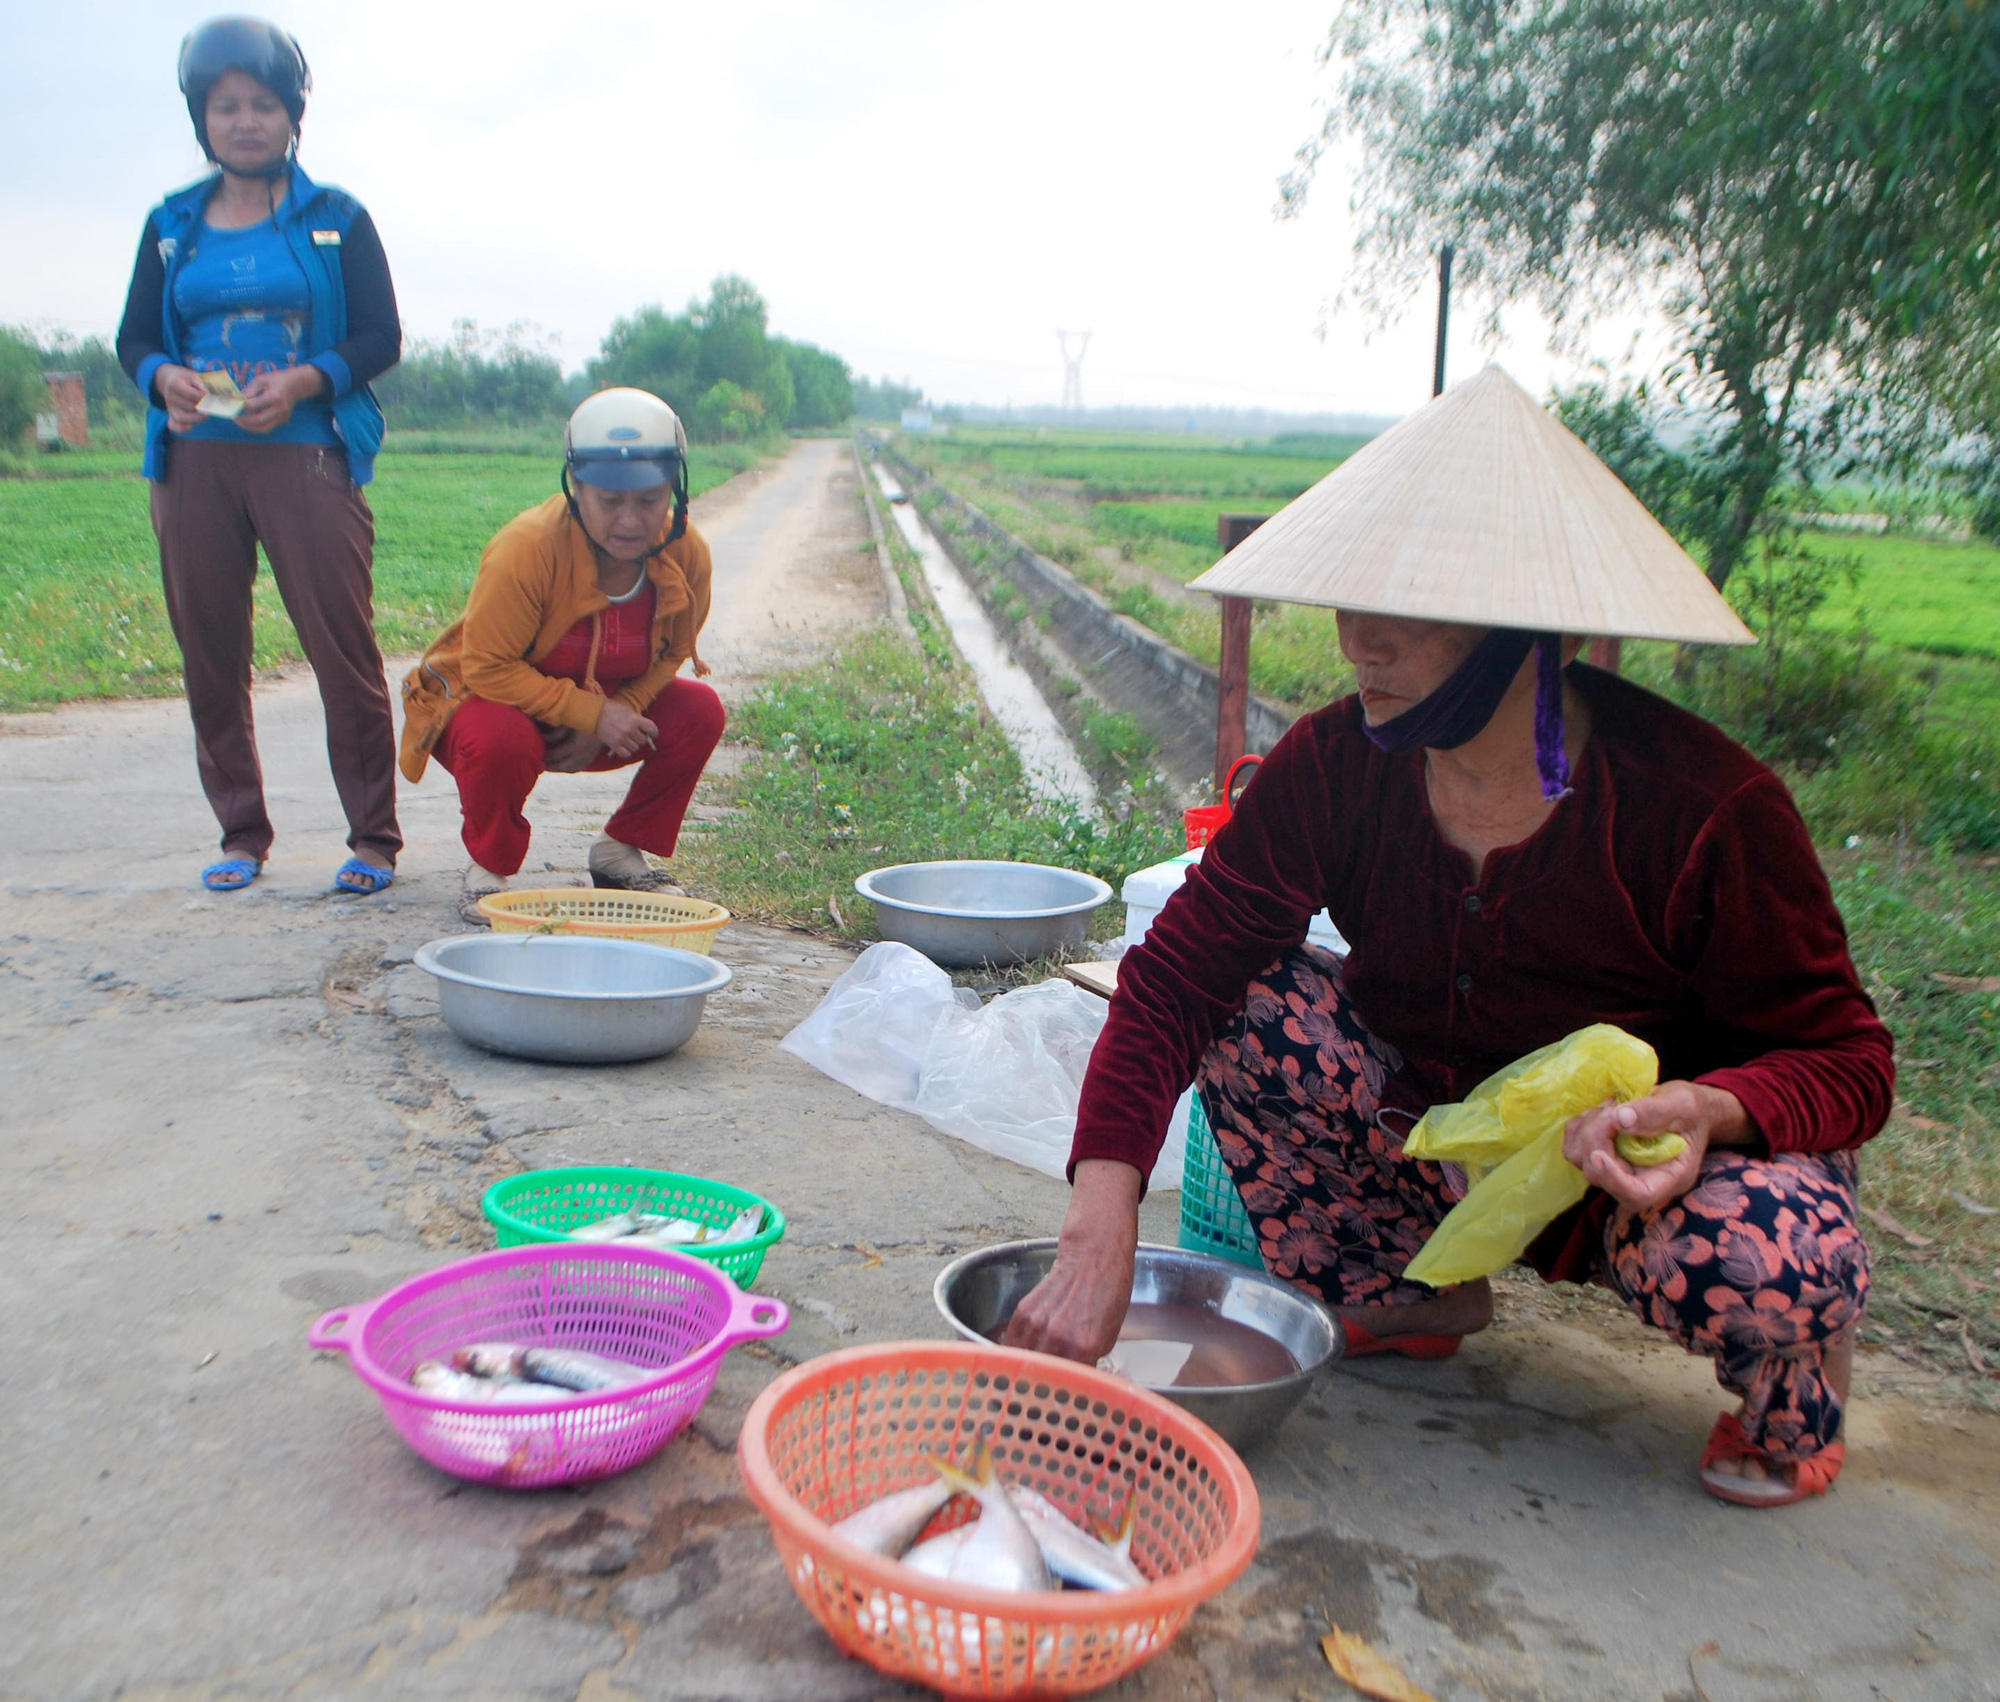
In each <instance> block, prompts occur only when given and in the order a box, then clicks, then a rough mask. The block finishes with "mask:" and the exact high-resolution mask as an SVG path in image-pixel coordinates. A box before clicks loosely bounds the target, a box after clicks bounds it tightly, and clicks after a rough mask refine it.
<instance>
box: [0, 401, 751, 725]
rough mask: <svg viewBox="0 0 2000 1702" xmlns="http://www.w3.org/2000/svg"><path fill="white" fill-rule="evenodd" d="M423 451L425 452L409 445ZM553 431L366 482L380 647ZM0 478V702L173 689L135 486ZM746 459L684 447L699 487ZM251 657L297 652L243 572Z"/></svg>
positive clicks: (436, 622) (539, 458) (462, 585)
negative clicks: (531, 442) (524, 445)
mask: <svg viewBox="0 0 2000 1702" xmlns="http://www.w3.org/2000/svg"><path fill="white" fill-rule="evenodd" d="M425 451H429V452H425ZM558 454H559V451H558V450H557V448H556V446H555V444H554V442H553V441H552V442H551V443H550V445H549V446H548V448H546V449H538V450H537V451H536V452H534V453H520V452H513V453H494V452H490V451H487V450H483V449H481V450H475V451H474V452H471V453H453V452H450V451H449V449H448V447H446V448H445V449H444V451H443V452H440V448H439V446H438V445H437V444H436V443H435V441H434V440H433V441H428V442H426V443H424V444H422V445H421V446H412V449H411V450H410V451H409V452H404V453H398V444H397V439H396V438H395V437H394V436H392V437H391V438H390V441H389V447H388V449H387V450H385V452H384V453H383V456H382V459H381V460H380V461H379V462H378V463H377V464H376V478H375V482H374V483H373V484H371V485H370V486H369V487H368V501H369V505H370V506H371V507H372V508H373V509H374V510H375V630H376V632H377V634H378V635H379V636H380V638H381V641H382V647H383V649H384V650H387V651H390V652H397V651H402V652H408V651H413V650H421V649H422V648H423V647H424V646H425V645H427V644H429V643H430V641H431V640H432V639H433V638H435V637H436V636H437V634H438V632H439V630H440V629H441V628H442V627H444V626H445V625H446V624H447V623H448V622H449V621H450V620H452V619H453V618H454V617H455V616H456V615H457V614H458V612H459V610H460V609H461V608H462V607H463V605H464V602H465V594H466V591H467V590H468V589H469V588H470V586H471V584H472V576H473V573H474V571H475V570H476V569H477V568H478V566H479V554H480V551H481V550H482V549H483V548H484V547H485V545H486V541H487V539H489V538H490V537H492V535H493V534H494V533H495V532H496V531H498V530H499V529H500V527H501V526H503V525H504V524H505V523H506V522H507V521H509V520H511V519H512V518H513V517H514V516H515V515H516V514H519V513H520V512H521V511H522V510H523V509H524V508H528V507H531V506H532V505H533V504H535V503H537V502H540V501H541V500H542V499H543V498H545V497H548V496H552V495H553V494H554V493H555V491H556V488H557V484H556V478H557V472H558ZM82 459H83V458H82V457H68V458H65V463H66V464H64V465H62V466H61V468H60V470H61V472H62V473H63V474H64V476H62V477H55V478H31V479H4V480H0V710H17V709H28V708H33V707H35V706H37V705H41V704H49V703H61V702H66V701H68V700H70V699H74V698H82V697H155V696H167V695H171V694H173V693H175V692H178V691H179V690H180V683H181V681H180V652H179V650H178V649H177V648H176V646H175V644H174V639H173V634H172V632H171V631H170V630H169V629H168V626H167V614H166V607H165V605H164V603H163V602H162V600H161V595H160V581H159V557H158V554H157V551H156V548H155V545H154V541H153V530H152V524H151V521H150V520H149V518H148V512H147V488H146V482H145V480H143V479H142V478H140V477H139V475H138V473H137V472H136V471H135V470H134V468H133V459H134V458H133V457H130V456H127V457H124V458H123V460H122V465H115V466H106V465H103V464H101V463H100V464H97V465H91V466H88V467H79V466H78V465H77V463H78V462H81V461H82ZM756 459H757V456H756V453H755V452H754V451H752V450H749V449H746V448H743V447H741V446H737V445H729V446H725V447H721V448H717V449H713V450H705V451H698V452H697V453H696V455H695V458H694V478H693V488H694V490H695V493H696V494H697V495H699V494H700V493H701V492H702V491H705V490H709V489H712V488H713V487H714V486H716V485H719V484H721V483H722V482H723V481H724V480H725V479H728V478H730V477H733V476H734V475H735V474H736V473H737V472H739V471H741V470H742V469H743V468H744V467H746V466H748V465H751V464H752V463H754V461H755V460H756ZM253 630H254V633H255V641H256V661H257V665H258V666H259V667H271V666H275V665H276V664H278V663H280V662H285V661H290V660H293V659H295V658H296V657H297V656H298V655H299V644H298V637H297V634H296V633H294V632H293V630H292V624H291V621H290V620H289V619H288V618H287V617H286V615H285V611H284V607H283V605H282V604H281V603H280V602H279V600H278V596H277V588H276V586H275V585H274V584H273V583H272V581H271V579H270V576H269V574H268V573H260V574H259V576H258V580H257V592H256V616H255V623H254V628H253Z"/></svg>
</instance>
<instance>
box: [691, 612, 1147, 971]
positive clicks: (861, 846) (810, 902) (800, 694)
mask: <svg viewBox="0 0 2000 1702" xmlns="http://www.w3.org/2000/svg"><path fill="white" fill-rule="evenodd" d="M905 589H906V591H912V587H910V585H909V584H908V583H907V581H906V585H905ZM916 589H921V587H920V586H918V587H917V588H916ZM910 615H911V623H912V625H913V626H914V627H915V628H916V631H917V637H916V640H915V642H912V641H911V640H909V639H906V638H904V637H903V636H902V635H901V634H900V633H897V632H895V631H894V630H893V629H891V628H889V627H888V626H886V625H884V626H878V627H874V628H870V629H869V630H867V631H865V632H863V633H860V634H858V635H856V636H854V637H852V638H849V639H847V640H846V641H845V642H843V643H842V644H841V645H840V646H839V647H838V648H837V649H836V650H835V651H834V652H833V654H832V655H830V656H829V657H827V658H826V659H824V660H823V661H821V662H818V663H816V664H814V665H812V666H810V667H807V668H804V669H801V670H800V671H798V672H796V673H792V674H787V675H784V676H782V677H780V678H778V679H776V680H774V681H772V682H771V683H770V684H769V685H767V686H765V687H764V688H763V690H761V691H760V692H759V693H758V694H757V695H756V696H755V697H753V698H752V699H751V700H750V702H749V703H748V704H746V705H745V706H744V707H743V708H742V709H741V710H739V711H738V713H737V714H736V716H735V717H734V721H733V725H732V728H731V734H732V737H734V738H735V739H737V740H740V741H742V742H743V743H746V744H748V745H749V746H750V747H751V754H750V756H749V759H748V760H747V761H746V762H745V763H744V765H743V767H742V768H741V770H740V771H739V772H738V773H737V775H736V776H735V777H734V779H733V780H730V781H727V782H724V783H723V784H722V786H721V787H719V788H718V798H717V801H720V802H724V803H726V804H727V805H729V806H731V807H733V809H734V811H735V813H733V814H730V815H728V816H725V817H724V818H723V819H721V820H719V821H715V822H711V823H707V824H702V825H700V826H699V827H698V828H694V824H691V828H694V830H692V831H689V832H688V833H686V834H685V835H684V836H683V839H682V842H681V848H680V850H679V851H678V852H677V854H676V856H675V866H676V868H677V869H680V870H682V871H683V878H684V879H685V880H687V881H688V882H689V884H690V885H691V886H692V888H693V889H694V890H696V891H699V892H701V893H702V894H703V895H704V896H712V897H714V898H715V899H717V900H718V901H720V902H721V903H723V904H726V905H727V906H728V907H729V908H730V909H731V910H733V911H735V912H736V913H737V914H739V915H741V916H744V917H746V918H748V919H751V920H754V921H763V922H776V923H781V924H787V925H790V926H794V927H803V928H808V929H811V930H813V931H815V932H819V933H824V934H833V935H836V936H839V937H842V938H847V939H872V938H874V937H875V930H874V925H873V924H874V917H873V916H872V914H870V910H869V906H868V905H867V903H866V902H865V901H864V900H863V899H861V898H860V897H859V896H858V895H857V894H856V893H855V891H854V881H855V878H856V877H857V876H859V875H861V874H863V873H865V872H866V871H868V870H869V869H873V868H880V867H882V866H883V865H885V864H890V863H912V862H925V861H929V860H932V859H936V858H947V857H964V858H980V857H993V858H1004V859H1008V860H1011V861H1016V862H1031V863H1054V864H1058V865H1060V866H1062V867H1064V868H1071V869H1082V870H1085V871H1086V872H1088V873H1090V874H1094V875H1097V876H1099V877H1101V878H1102V879H1104V880H1107V881H1109V882H1111V883H1112V885H1113V886H1114V887H1115V886H1116V885H1117V884H1118V883H1119V882H1120V881H1121V880H1122V879H1123V877H1124V876H1125V875H1126V874H1128V873H1130V872H1131V871H1132V870H1133V869H1136V868H1142V867H1144V866H1145V865H1147V864H1149V863H1156V862H1159V861H1160V860H1161V859H1163V858H1165V857H1169V856H1171V855H1172V854H1173V852H1174V850H1175V849H1176V848H1177V847H1176V842H1175V839H1174V836H1173V834H1172V833H1171V831H1170V830H1169V829H1168V828H1167V827H1166V825H1165V824H1164V823H1163V822H1162V821H1161V820H1160V819H1159V818H1158V817H1157V816H1156V815H1154V814H1152V813H1151V812H1149V811H1145V810H1142V809H1130V810H1127V811H1126V812H1125V813H1124V814H1123V815H1122V816H1121V817H1093V816H1088V815H1085V814H1083V813H1081V812H1079V811H1077V810H1075V809H1073V808H1067V807H1063V806H1060V805H1055V804H1051V803H1048V802H1045V801H1043V800H1041V799H1039V798H1038V797H1036V796H1035V794H1034V793H1033V792H1031V791H1030V789H1029V787H1028V783H1027V777H1026V775H1025V773H1024V772H1023V770H1022V767H1021V762H1020V758H1019V757H1018V755H1016V753H1015V751H1014V748H1013V747H1012V746H1011V745H1010V744H1009V743H1008V742H1007V737H1006V735H1005V734H1004V733H1003V732H1002V731H1001V730H1000V728H999V726H998V724H997V723H996V722H995V721H994V720H993V718H992V716H991V715H990V714H989V713H988V711H987V710H986V708H985V706H984V705H983V704H982V703H981V702H980V700H979V695H978V691H977V689H976V687H975V686H974V683H973V680H972V676H971V673H970V671H969V670H968V669H967V668H966V667H965V665H964V664H963V663H962V662H960V661H959V660H958V658H957V656H956V654H955V653H954V652H953V651H952V650H951V649H950V644H949V640H948V639H946V638H945V637H944V635H943V631H942V628H941V626H940V625H939V624H938V623H937V620H936V617H935V615H934V614H933V613H932V611H931V610H930V609H929V607H928V605H927V604H924V603H920V602H919V600H918V598H917V596H916V595H915V594H914V591H912V595H911V609H910ZM1096 921H1097V926H1098V929H1099V931H1100V932H1104V933H1109V932H1115V931H1116V929H1117V927H1118V925H1119V912H1118V910H1117V907H1116V905H1107V906H1106V907H1105V908H1104V909H1103V910H1101V911H1099V912H1098V913H1097V918H1096Z"/></svg>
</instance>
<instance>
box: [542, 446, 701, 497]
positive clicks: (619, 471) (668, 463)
mask: <svg viewBox="0 0 2000 1702" xmlns="http://www.w3.org/2000/svg"><path fill="white" fill-rule="evenodd" d="M680 465H681V458H680V456H679V455H678V454H676V453H675V452H674V451H672V450H666V451H661V450H657V449H655V450H653V451H651V452H650V453H640V454H634V453H633V452H632V451H631V450H629V449H623V448H619V449H573V450H571V451H570V454H569V470H570V476H571V477H572V478H574V479H575V480H576V482H577V483H578V484H581V485H595V486H597V488H598V489H599V490H607V491H644V490H655V489H657V488H658V487H659V486H661V485H666V484H672V483H673V482H674V476H675V475H676V474H677V473H678V472H679V471H680Z"/></svg>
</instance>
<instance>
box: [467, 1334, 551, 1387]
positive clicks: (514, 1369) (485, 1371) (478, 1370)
mask: <svg viewBox="0 0 2000 1702" xmlns="http://www.w3.org/2000/svg"><path fill="white" fill-rule="evenodd" d="M527 1351H528V1350H527V1349H526V1348H524V1347H517V1346H515V1345H514V1343H512V1342H467V1343H466V1345H465V1346H464V1347H455V1348H453V1349H452V1350H451V1368H452V1369H453V1370H454V1371H463V1372H465V1373H466V1374H467V1375H468V1376H472V1377H498V1378H509V1377H511V1378H512V1379H513V1380H514V1381H515V1382H517V1383H526V1382H530V1381H532V1379H531V1378H530V1377H529V1376H528V1374H527V1372H525V1371H523V1370H522V1369H521V1356H522V1355H523V1354H524V1353H526V1352H527Z"/></svg>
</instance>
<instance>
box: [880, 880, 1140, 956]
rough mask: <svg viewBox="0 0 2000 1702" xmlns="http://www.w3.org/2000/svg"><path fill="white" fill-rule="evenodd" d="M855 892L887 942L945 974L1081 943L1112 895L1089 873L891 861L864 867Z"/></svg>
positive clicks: (1103, 884) (1046, 952)
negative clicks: (1096, 912) (877, 866)
mask: <svg viewBox="0 0 2000 1702" xmlns="http://www.w3.org/2000/svg"><path fill="white" fill-rule="evenodd" d="M854 890H855V891H856V892H858V893H860V894H861V896H862V897H863V898H865V899H868V900H870V901H871V902H872V903H873V904H874V906H875V925H876V927H877V928H878V929H880V930H881V934H882V937H883V938H884V939H885V940H900V941H902V943H903V944H904V945H906V946H912V947H914V948H915V949H916V950H918V951H920V952H922V953H923V954H924V956H926V957H927V958H929V959H930V960H931V962H933V963H935V964H937V965H939V966H940V967H942V968H945V969H970V968H972V967H974V966H975V965H977V964H982V963H995V964H1008V963H1026V962H1027V961H1028V960H1029V959H1031V958H1037V957H1043V956H1046V955H1047V954H1048V953H1049V952H1052V951H1054V950H1055V949H1056V948H1057V947H1058V946H1080V945H1082V944H1083V941H1084V934H1085V932H1086V930H1087V929H1088V928H1089V925H1090V913H1091V912H1092V911H1093V910H1095V909H1096V908H1097V907H1098V906H1099V905H1100V904H1103V903H1105V902H1107V901H1108V900H1109V899H1110V897H1111V888H1110V887H1109V886H1107V885H1106V884H1105V883H1104V882H1103V881H1101V880H1099V879H1098V878H1097V877H1096V876H1095V875H1086V874H1080V873H1078V872H1077V871H1076V870H1074V869H1057V868H1051V867H1050V866H1049V865H1048V864H1046V863H1001V862H980V861H970V860H967V861H957V862H946V863H897V864H895V865H893V866H892V867H890V868H886V869H870V870H869V871H868V873H867V874H865V875H863V876H862V877H861V878H860V879H859V880H857V881H856V882H855V883H854Z"/></svg>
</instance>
